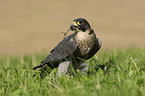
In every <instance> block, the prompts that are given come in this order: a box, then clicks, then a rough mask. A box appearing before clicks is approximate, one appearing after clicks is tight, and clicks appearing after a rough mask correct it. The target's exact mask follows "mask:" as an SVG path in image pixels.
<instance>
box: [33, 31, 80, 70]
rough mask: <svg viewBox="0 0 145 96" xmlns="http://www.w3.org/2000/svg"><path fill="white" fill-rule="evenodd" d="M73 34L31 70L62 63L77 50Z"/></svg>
mask: <svg viewBox="0 0 145 96" xmlns="http://www.w3.org/2000/svg"><path fill="white" fill-rule="evenodd" d="M74 36H75V33H74V34H71V35H69V36H68V37H66V38H64V39H63V40H62V41H61V42H60V43H59V44H58V45H57V46H56V47H55V48H54V49H53V50H52V51H51V52H50V55H48V56H47V57H46V59H45V60H44V61H42V62H41V64H40V65H39V66H36V67H35V68H33V69H34V70H35V69H37V68H40V67H42V66H43V65H44V64H47V63H50V62H51V63H53V62H57V61H62V60H63V59H65V58H67V57H68V56H70V55H71V54H73V52H75V51H76V49H77V44H76V42H75V39H74Z"/></svg>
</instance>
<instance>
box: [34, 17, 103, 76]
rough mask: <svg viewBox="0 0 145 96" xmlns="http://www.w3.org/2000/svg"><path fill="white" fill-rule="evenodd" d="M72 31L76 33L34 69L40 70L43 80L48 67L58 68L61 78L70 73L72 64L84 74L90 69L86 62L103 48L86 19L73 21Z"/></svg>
mask: <svg viewBox="0 0 145 96" xmlns="http://www.w3.org/2000/svg"><path fill="white" fill-rule="evenodd" d="M70 30H71V31H73V32H74V33H73V34H71V35H69V36H67V37H65V38H64V39H63V40H62V41H61V42H60V43H59V44H58V45H57V46H56V47H55V48H54V49H53V50H52V51H50V54H49V55H48V56H47V57H46V59H45V60H43V61H42V62H41V64H40V65H38V66H36V67H34V68H33V70H35V69H37V68H40V72H41V73H40V76H41V77H42V78H43V77H44V76H45V75H46V74H47V73H46V71H47V69H48V67H49V68H51V69H54V68H57V67H58V71H57V75H58V76H59V77H60V76H61V74H66V73H67V72H68V69H69V66H70V64H72V66H73V68H74V70H75V72H76V70H77V69H79V70H80V72H81V73H84V71H87V70H88V68H89V65H88V64H87V63H86V62H85V60H87V59H90V58H91V57H92V56H94V55H95V54H96V53H97V52H98V50H99V49H100V48H101V41H100V39H99V38H96V35H95V33H94V30H93V29H92V28H91V26H90V24H89V23H88V21H87V20H86V19H84V18H77V19H75V20H73V23H72V24H71V25H70Z"/></svg>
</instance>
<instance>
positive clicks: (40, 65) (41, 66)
mask: <svg viewBox="0 0 145 96" xmlns="http://www.w3.org/2000/svg"><path fill="white" fill-rule="evenodd" d="M42 66H43V65H39V66H36V67H34V68H33V70H36V69H38V68H41V67H42Z"/></svg>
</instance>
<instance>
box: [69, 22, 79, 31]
mask: <svg viewBox="0 0 145 96" xmlns="http://www.w3.org/2000/svg"><path fill="white" fill-rule="evenodd" d="M77 27H78V25H77V23H76V22H73V23H72V24H71V25H70V29H71V30H72V31H74V30H76V28H77Z"/></svg>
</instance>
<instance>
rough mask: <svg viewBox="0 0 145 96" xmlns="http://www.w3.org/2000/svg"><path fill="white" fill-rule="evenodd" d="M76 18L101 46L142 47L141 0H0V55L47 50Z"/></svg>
mask: <svg viewBox="0 0 145 96" xmlns="http://www.w3.org/2000/svg"><path fill="white" fill-rule="evenodd" d="M78 17H84V18H86V19H87V20H88V21H89V23H90V24H91V26H92V28H93V29H94V30H95V33H96V34H97V36H98V37H99V38H101V40H102V42H103V46H102V47H103V48H118V47H123V48H126V47H130V46H135V47H144V46H145V0H0V55H2V54H9V55H10V54H26V53H43V52H44V49H45V50H46V52H48V51H50V50H51V49H52V48H53V47H54V46H56V45H57V44H58V42H59V41H60V40H62V39H63V34H62V33H61V32H64V31H67V30H68V29H69V26H70V24H71V23H72V21H73V19H76V18H78Z"/></svg>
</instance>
